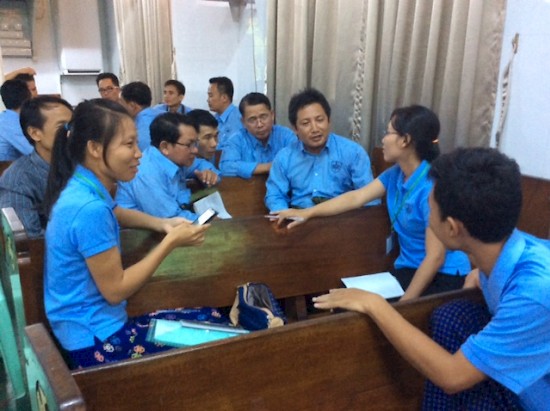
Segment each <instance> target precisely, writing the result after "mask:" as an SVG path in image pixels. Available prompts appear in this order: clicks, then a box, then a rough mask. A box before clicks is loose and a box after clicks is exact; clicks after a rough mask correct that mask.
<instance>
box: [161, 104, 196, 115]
mask: <svg viewBox="0 0 550 411" xmlns="http://www.w3.org/2000/svg"><path fill="white" fill-rule="evenodd" d="M153 108H154V109H156V110H160V111H162V112H164V113H168V112H169V111H170V106H168V104H157V105H156V106H155V107H153ZM191 110H193V109H192V108H191V107H188V106H184V105H183V104H180V106H179V107H178V111H177V112H178V113H180V114H187V113H189V112H190V111H191Z"/></svg>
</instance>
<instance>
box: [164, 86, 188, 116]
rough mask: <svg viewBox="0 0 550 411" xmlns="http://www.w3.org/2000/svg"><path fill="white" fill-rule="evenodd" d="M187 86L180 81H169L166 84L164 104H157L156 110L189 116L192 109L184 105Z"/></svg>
mask: <svg viewBox="0 0 550 411" xmlns="http://www.w3.org/2000/svg"><path fill="white" fill-rule="evenodd" d="M184 98H185V86H184V85H183V83H182V82H181V81H178V80H167V81H166V82H165V83H164V90H163V100H164V103H163V104H157V105H156V106H155V108H156V109H159V110H161V111H164V112H168V111H169V112H171V113H180V114H187V113H189V112H190V111H191V110H192V108H191V107H187V106H185V105H183V99H184Z"/></svg>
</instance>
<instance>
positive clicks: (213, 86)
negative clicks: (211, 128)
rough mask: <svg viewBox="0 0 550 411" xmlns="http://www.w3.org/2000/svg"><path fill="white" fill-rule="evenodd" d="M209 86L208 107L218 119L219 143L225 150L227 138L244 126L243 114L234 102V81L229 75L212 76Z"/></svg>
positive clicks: (220, 147)
mask: <svg viewBox="0 0 550 411" xmlns="http://www.w3.org/2000/svg"><path fill="white" fill-rule="evenodd" d="M208 81H209V82H210V86H208V99H207V100H206V101H207V103H208V108H209V109H210V111H213V112H214V113H215V116H216V120H218V123H219V124H218V130H219V144H218V149H219V150H223V148H224V146H225V143H226V141H227V139H228V138H229V137H230V136H231V135H232V134H234V133H236V132H237V131H239V130H240V129H241V127H242V124H241V115H240V113H239V110H237V107H236V106H235V105H234V104H232V103H233V82H232V81H231V80H230V79H228V78H227V77H212V78H211V79H210V80H208Z"/></svg>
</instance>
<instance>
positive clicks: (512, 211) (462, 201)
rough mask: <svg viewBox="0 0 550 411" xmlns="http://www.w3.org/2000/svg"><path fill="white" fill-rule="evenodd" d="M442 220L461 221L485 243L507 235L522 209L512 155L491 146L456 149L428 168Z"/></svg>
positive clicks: (517, 176)
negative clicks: (510, 156) (509, 155)
mask: <svg viewBox="0 0 550 411" xmlns="http://www.w3.org/2000/svg"><path fill="white" fill-rule="evenodd" d="M430 177H431V178H432V179H433V180H434V189H433V195H434V200H435V201H436V203H437V204H438V205H439V208H440V210H441V219H442V220H444V219H445V218H447V217H453V218H456V219H457V220H459V221H461V222H462V223H463V224H464V226H465V227H466V229H467V230H468V232H469V233H470V235H471V236H472V237H474V238H477V239H478V240H480V241H482V242H484V243H495V242H499V241H502V240H504V239H505V238H506V237H507V236H509V235H510V234H511V233H512V231H513V230H514V227H515V226H516V224H517V222H518V219H519V214H520V211H521V202H522V192H521V173H520V169H519V166H518V164H517V163H516V162H515V161H514V160H512V159H511V158H509V157H507V156H505V155H504V154H502V153H500V152H498V151H497V150H495V149H491V148H479V147H478V148H459V149H455V150H454V151H452V152H451V153H449V154H443V155H441V156H440V157H439V158H437V159H436V160H435V161H434V162H433V164H432V167H431V170H430Z"/></svg>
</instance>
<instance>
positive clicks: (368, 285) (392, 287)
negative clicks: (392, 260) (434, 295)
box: [342, 271, 405, 298]
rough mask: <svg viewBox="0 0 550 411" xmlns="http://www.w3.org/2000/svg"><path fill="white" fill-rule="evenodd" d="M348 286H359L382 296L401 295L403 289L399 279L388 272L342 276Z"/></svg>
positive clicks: (392, 296)
mask: <svg viewBox="0 0 550 411" xmlns="http://www.w3.org/2000/svg"><path fill="white" fill-rule="evenodd" d="M342 282H343V283H344V285H345V286H346V287H348V288H359V289H360V290H365V291H370V292H372V293H376V294H379V295H381V296H382V297H384V298H394V297H401V296H402V295H403V294H405V291H404V290H403V288H402V287H401V284H399V281H397V279H396V278H395V277H394V276H393V275H391V273H389V272H387V271H386V272H383V273H377V274H366V275H360V276H357V277H347V278H342Z"/></svg>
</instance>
